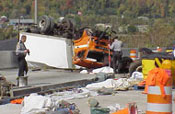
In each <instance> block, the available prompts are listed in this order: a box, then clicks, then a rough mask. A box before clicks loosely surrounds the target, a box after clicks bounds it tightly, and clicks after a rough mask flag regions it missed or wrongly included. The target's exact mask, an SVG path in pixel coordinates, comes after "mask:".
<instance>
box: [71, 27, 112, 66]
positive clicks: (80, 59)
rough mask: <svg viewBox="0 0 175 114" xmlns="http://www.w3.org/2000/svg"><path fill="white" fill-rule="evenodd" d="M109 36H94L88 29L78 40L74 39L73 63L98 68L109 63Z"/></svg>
mask: <svg viewBox="0 0 175 114" xmlns="http://www.w3.org/2000/svg"><path fill="white" fill-rule="evenodd" d="M108 44H109V38H104V37H102V38H100V37H96V36H93V35H92V34H91V33H90V31H89V30H88V29H87V30H86V29H85V30H84V32H83V35H82V36H81V38H79V39H78V40H74V56H73V63H74V64H76V65H79V66H83V67H86V68H98V67H102V66H105V65H107V64H108V56H109V53H110V55H112V52H110V51H109V47H108Z"/></svg>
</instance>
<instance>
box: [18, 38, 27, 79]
mask: <svg viewBox="0 0 175 114" xmlns="http://www.w3.org/2000/svg"><path fill="white" fill-rule="evenodd" d="M26 39H27V38H26V36H25V35H23V36H22V37H21V39H20V40H19V42H18V44H17V46H16V55H17V58H18V65H19V71H18V76H24V72H25V73H26V74H27V72H28V66H27V62H26V60H25V57H26V55H27V54H29V53H30V51H29V49H27V48H26V46H25V44H24V43H25V42H26Z"/></svg>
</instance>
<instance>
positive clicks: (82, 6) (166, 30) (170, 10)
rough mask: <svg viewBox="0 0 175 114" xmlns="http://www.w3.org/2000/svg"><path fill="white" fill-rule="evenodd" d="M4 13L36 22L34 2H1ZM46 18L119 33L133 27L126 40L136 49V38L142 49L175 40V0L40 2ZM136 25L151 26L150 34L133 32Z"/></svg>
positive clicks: (1, 9) (164, 44) (55, 0)
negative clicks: (107, 27)
mask: <svg viewBox="0 0 175 114" xmlns="http://www.w3.org/2000/svg"><path fill="white" fill-rule="evenodd" d="M0 11H1V12H0V15H1V16H2V15H5V16H7V17H8V18H19V17H20V16H24V17H25V18H33V19H34V0H0ZM42 15H49V16H52V17H54V18H55V19H58V18H59V17H68V18H72V19H73V20H75V23H76V26H77V27H85V26H89V27H92V26H93V25H94V24H97V23H107V24H111V25H113V27H114V29H115V30H116V31H117V30H118V28H119V27H121V26H130V28H131V31H132V32H131V33H127V37H126V38H123V40H124V41H125V42H128V46H129V47H133V46H135V45H132V44H133V43H131V42H133V40H132V39H133V38H134V39H135V40H134V42H140V43H137V44H138V45H137V46H138V47H140V46H143V45H144V46H148V47H153V46H155V45H159V46H169V45H171V41H172V40H175V32H174V31H175V1H174V0H38V16H39V17H40V16H42ZM138 17H147V18H148V19H149V20H144V19H138ZM55 21H57V20H55ZM136 25H148V31H147V32H146V33H140V32H138V31H136V30H135V29H132V27H133V26H136ZM136 36H139V37H136ZM157 39H160V40H157ZM164 41H167V43H164ZM141 42H142V43H143V45H141V44H142V43H141Z"/></svg>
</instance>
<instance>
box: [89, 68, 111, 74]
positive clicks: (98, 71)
mask: <svg viewBox="0 0 175 114" xmlns="http://www.w3.org/2000/svg"><path fill="white" fill-rule="evenodd" d="M100 72H103V73H114V70H113V68H111V67H102V68H98V69H94V70H93V71H92V73H93V74H95V73H100Z"/></svg>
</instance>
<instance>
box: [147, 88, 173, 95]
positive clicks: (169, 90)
mask: <svg viewBox="0 0 175 114" xmlns="http://www.w3.org/2000/svg"><path fill="white" fill-rule="evenodd" d="M164 90H165V95H171V94H172V86H165V87H164ZM148 94H155V95H161V91H160V87H159V86H148Z"/></svg>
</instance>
